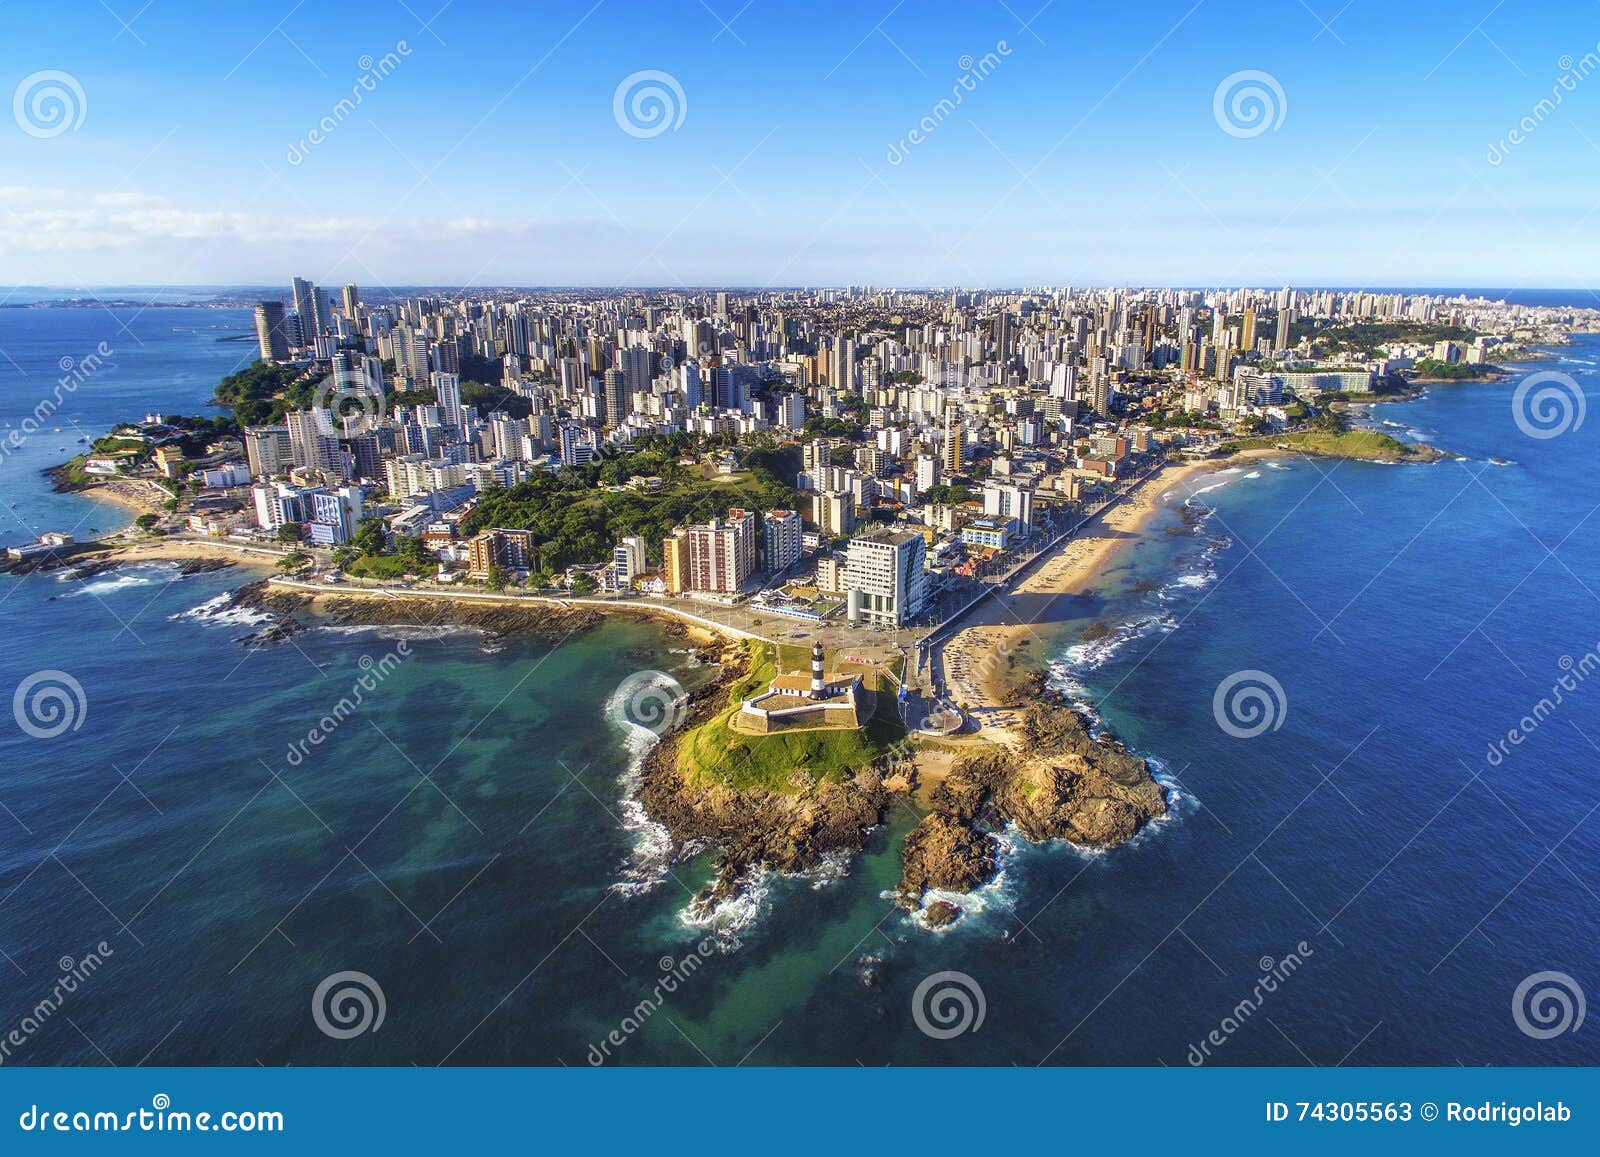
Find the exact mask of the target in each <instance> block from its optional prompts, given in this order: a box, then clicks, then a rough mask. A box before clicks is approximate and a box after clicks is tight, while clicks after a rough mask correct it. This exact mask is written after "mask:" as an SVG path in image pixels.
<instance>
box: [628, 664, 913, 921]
mask: <svg viewBox="0 0 1600 1157" xmlns="http://www.w3.org/2000/svg"><path fill="white" fill-rule="evenodd" d="M747 662H748V656H747V655H746V654H745V652H744V651H743V649H742V648H737V647H730V648H728V649H726V650H725V651H724V652H723V655H722V674H721V676H720V677H719V678H718V679H716V680H713V681H710V682H708V683H706V684H702V685H701V686H700V687H698V688H696V690H695V691H694V692H692V693H691V698H690V702H689V708H688V715H687V718H686V720H685V723H684V726H683V727H681V728H679V729H678V730H677V731H675V732H672V733H670V734H669V735H667V736H666V737H665V738H664V739H663V741H662V742H661V743H660V744H658V745H657V746H656V747H655V748H654V749H652V750H651V752H650V753H649V755H648V756H647V757H646V758H645V763H644V766H643V768H642V769H641V775H640V780H641V782H640V786H639V792H638V795H639V802H640V803H641V804H642V805H643V806H644V809H645V810H646V811H647V812H648V813H649V815H650V818H651V819H653V820H655V821H656V822H658V823H660V824H662V825H663V826H664V827H665V828H666V829H667V831H668V832H669V833H670V834H671V835H672V838H673V839H674V840H675V841H677V843H678V844H679V845H680V846H681V845H690V846H693V845H699V844H709V845H711V846H712V847H713V848H715V849H716V851H717V855H718V877H717V879H716V881H715V882H713V884H712V885H711V886H710V887H709V888H708V889H707V890H706V892H705V893H703V894H702V895H701V896H700V897H698V898H697V901H696V903H697V904H699V905H701V906H707V905H714V904H715V903H717V902H719V901H720V900H723V899H726V898H727V897H728V896H730V895H731V894H733V892H735V891H737V890H738V888H739V887H740V884H741V881H742V880H743V879H744V878H745V877H746V876H747V875H748V873H749V871H750V870H751V869H753V868H757V867H763V866H764V867H769V868H775V869H777V870H779V871H784V872H797V871H804V870H805V869H807V868H812V867H815V866H816V865H817V863H818V862H819V861H820V860H821V859H822V857H823V856H824V855H825V854H826V853H828V852H832V851H839V850H848V851H855V850H858V849H859V848H860V847H861V845H862V840H863V835H864V833H865V832H866V830H867V829H868V828H871V827H873V826H875V825H876V824H878V823H880V822H881V821H882V819H883V813H884V810H885V809H886V808H887V807H888V800H889V794H890V793H889V789H888V788H887V787H886V786H885V784H884V781H883V775H882V772H881V771H880V769H879V768H877V767H875V766H868V767H861V768H855V769H853V770H852V772H851V773H850V774H849V776H847V777H846V778H844V779H842V780H839V781H837V782H835V781H833V780H827V779H818V778H816V777H814V776H811V775H809V774H807V773H806V772H804V771H802V770H798V769H797V771H796V773H795V776H794V777H793V779H792V780H791V781H790V786H791V788H792V790H790V791H782V792H779V791H770V790H765V789H748V788H746V789H740V790H735V789H732V788H729V787H726V786H723V785H721V784H715V783H704V782H696V783H690V782H688V780H686V779H685V777H684V775H683V774H682V772H681V771H680V770H679V767H678V744H679V742H680V740H681V738H682V737H683V736H684V735H685V734H686V733H688V732H689V731H691V730H693V729H694V728H695V727H697V726H699V725H701V724H703V723H705V722H706V721H707V720H709V719H711V718H712V717H714V716H715V715H716V714H718V713H719V712H720V711H722V710H723V709H725V708H726V706H727V702H728V693H729V687H730V686H731V685H732V683H734V682H735V681H737V679H738V678H739V677H741V676H742V675H743V673H744V671H745V669H746V664H747Z"/></svg>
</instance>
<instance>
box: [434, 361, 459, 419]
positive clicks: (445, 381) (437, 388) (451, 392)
mask: <svg viewBox="0 0 1600 1157" xmlns="http://www.w3.org/2000/svg"><path fill="white" fill-rule="evenodd" d="M431 380H432V382H433V391H434V397H435V399H436V400H437V401H438V404H439V422H440V423H441V424H442V425H445V426H460V425H461V379H460V378H459V377H458V376H457V375H455V374H439V373H436V374H433V375H432V379H431Z"/></svg>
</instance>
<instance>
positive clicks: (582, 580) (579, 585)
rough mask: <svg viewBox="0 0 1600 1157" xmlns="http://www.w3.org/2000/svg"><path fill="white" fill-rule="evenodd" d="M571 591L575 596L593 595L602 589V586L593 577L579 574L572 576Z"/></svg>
mask: <svg viewBox="0 0 1600 1157" xmlns="http://www.w3.org/2000/svg"><path fill="white" fill-rule="evenodd" d="M571 589H572V593H573V594H575V595H592V594H594V592H595V591H597V590H599V589H600V584H599V583H597V582H595V581H594V578H593V576H591V575H586V574H578V575H573V576H572V583H571Z"/></svg>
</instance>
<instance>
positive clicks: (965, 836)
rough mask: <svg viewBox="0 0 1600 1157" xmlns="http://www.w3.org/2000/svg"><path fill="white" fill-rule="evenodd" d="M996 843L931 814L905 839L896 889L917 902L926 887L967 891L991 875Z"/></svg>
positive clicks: (969, 826) (970, 825)
mask: <svg viewBox="0 0 1600 1157" xmlns="http://www.w3.org/2000/svg"><path fill="white" fill-rule="evenodd" d="M999 850H1000V841H999V840H997V839H995V838H994V837H993V836H992V835H990V834H989V833H988V832H986V831H982V830H980V829H979V828H978V827H977V826H976V824H975V822H974V821H971V820H968V821H963V820H959V819H955V818H954V817H952V816H950V815H948V814H946V813H944V812H938V811H935V812H932V813H930V814H929V815H928V816H926V817H924V819H923V821H922V822H921V823H919V824H918V825H917V826H916V827H915V828H913V829H912V831H911V834H910V835H908V836H906V843H905V851H904V855H903V866H902V870H901V876H900V887H901V890H902V891H903V892H905V893H906V894H907V895H910V896H915V897H916V899H917V901H918V902H919V903H920V902H921V899H922V894H923V893H924V892H926V891H927V890H928V889H930V888H936V889H938V890H939V891H941V892H970V891H972V889H974V888H976V887H978V886H979V885H981V884H983V883H984V882H985V881H987V880H989V879H990V878H992V877H993V876H994V871H995V856H996V854H997V853H998V852H999Z"/></svg>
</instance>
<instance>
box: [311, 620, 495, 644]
mask: <svg viewBox="0 0 1600 1157" xmlns="http://www.w3.org/2000/svg"><path fill="white" fill-rule="evenodd" d="M318 629H319V630H321V631H323V632H324V633H326V634H330V635H346V636H356V635H373V636H375V637H377V638H379V639H405V640H408V641H417V640H428V639H443V638H447V637H448V636H450V635H481V634H484V630H483V628H482V627H471V626H466V625H465V624H461V623H420V624H417V625H414V626H413V625H408V624H402V623H334V624H326V625H324V626H321V627H319V628H318Z"/></svg>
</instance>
